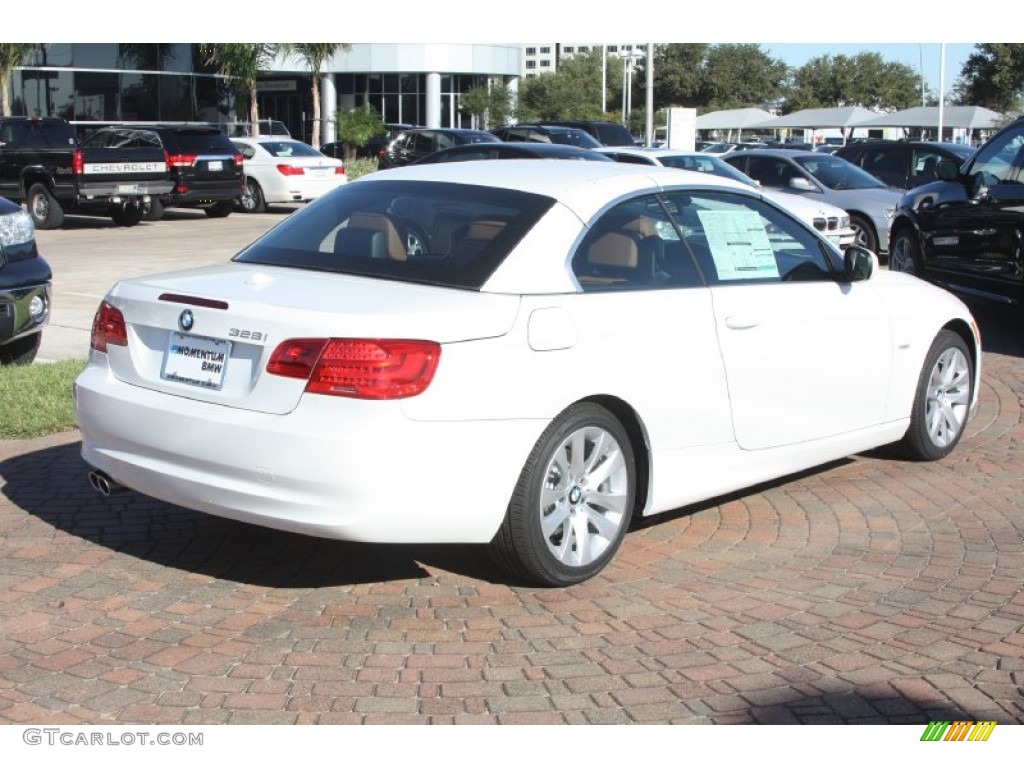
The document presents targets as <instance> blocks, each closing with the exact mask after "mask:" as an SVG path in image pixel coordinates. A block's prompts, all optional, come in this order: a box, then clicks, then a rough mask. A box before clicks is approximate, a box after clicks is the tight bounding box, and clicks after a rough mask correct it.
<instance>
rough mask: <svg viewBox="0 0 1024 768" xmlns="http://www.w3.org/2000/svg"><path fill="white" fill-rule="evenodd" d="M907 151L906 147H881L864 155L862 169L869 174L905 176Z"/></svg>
mask: <svg viewBox="0 0 1024 768" xmlns="http://www.w3.org/2000/svg"><path fill="white" fill-rule="evenodd" d="M906 153H907V150H906V148H904V147H879V148H878V149H873V150H871V151H870V152H866V153H865V154H864V162H863V163H862V164H861V167H862V168H864V170H865V171H867V172H868V173H890V174H892V173H896V174H903V173H905V172H906V170H905V165H904V164H905V162H906Z"/></svg>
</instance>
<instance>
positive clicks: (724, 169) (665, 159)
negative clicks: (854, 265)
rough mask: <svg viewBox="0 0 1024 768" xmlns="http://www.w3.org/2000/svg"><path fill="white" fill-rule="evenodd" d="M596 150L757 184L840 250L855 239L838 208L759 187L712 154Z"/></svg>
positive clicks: (847, 218)
mask: <svg viewBox="0 0 1024 768" xmlns="http://www.w3.org/2000/svg"><path fill="white" fill-rule="evenodd" d="M597 151H598V152H599V153H600V154H602V155H606V156H607V157H610V158H612V159H613V160H616V161H617V162H620V163H637V164H640V165H662V166H665V167H666V168H678V169H679V170H682V171H696V172H697V173H712V174H714V175H715V176H722V177H724V178H727V179H733V180H734V181H738V182H740V183H741V184H746V185H747V186H750V187H757V188H758V189H759V190H760V192H761V194H763V195H764V196H765V197H767V198H768V199H769V200H772V201H773V202H775V203H778V204H779V205H781V206H782V207H783V208H788V209H789V210H790V211H791V212H792V213H793V214H794V215H796V216H798V217H799V218H801V219H803V220H804V221H806V222H807V223H808V224H810V225H811V226H812V227H814V228H815V229H816V230H818V231H819V232H821V233H822V234H823V235H824V236H825V237H826V238H828V241H829V242H830V243H832V244H833V245H835V246H838V247H839V248H840V249H841V250H845V249H846V247H847V246H849V245H852V244H853V242H854V241H855V240H856V238H857V233H856V232H854V231H853V227H851V226H850V214H848V213H847V212H846V211H844V210H843V209H842V208H837V207H836V206H834V205H829V204H828V203H826V202H824V201H821V200H808V199H805V198H803V197H800V196H798V195H789V194H786V193H785V192H779V191H777V190H773V189H761V185H760V184H758V182H756V181H754V180H753V179H752V178H750V177H749V176H747V175H746V174H744V173H740V172H739V171H738V170H736V169H735V168H733V167H732V166H731V165H729V164H728V163H727V162H725V161H724V160H722V159H721V158H719V157H717V156H716V155H709V154H705V153H703V152H685V151H683V150H678V149H656V148H652V147H605V148H602V149H599V150H597Z"/></svg>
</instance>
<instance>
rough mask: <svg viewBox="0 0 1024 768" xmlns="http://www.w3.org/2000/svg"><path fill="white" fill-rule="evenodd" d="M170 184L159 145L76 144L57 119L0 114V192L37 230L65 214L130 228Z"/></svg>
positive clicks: (65, 125) (64, 123)
mask: <svg viewBox="0 0 1024 768" xmlns="http://www.w3.org/2000/svg"><path fill="white" fill-rule="evenodd" d="M172 185H173V183H172V182H171V180H170V177H169V175H168V172H167V156H166V154H165V153H164V151H163V150H162V149H159V148H151V147H104V148H98V147H81V146H80V145H79V143H78V140H77V138H76V136H75V131H74V129H73V128H72V127H71V125H70V124H69V123H68V122H67V121H66V120H63V119H61V118H57V117H0V195H3V196H4V197H7V198H8V199H10V200H15V201H18V202H24V203H25V204H26V207H27V208H28V212H29V215H30V216H31V217H32V221H33V222H34V223H35V226H36V228H37V229H55V228H57V227H59V226H60V225H61V224H62V223H63V222H64V214H65V213H83V214H97V215H101V216H110V217H111V218H112V219H113V220H114V223H115V224H119V225H121V226H132V225H133V224H137V223H138V222H139V220H140V219H141V218H142V213H143V208H144V206H145V205H146V204H147V203H149V201H150V200H151V199H152V198H153V197H155V196H158V195H162V194H166V193H167V192H170V191H171V188H172Z"/></svg>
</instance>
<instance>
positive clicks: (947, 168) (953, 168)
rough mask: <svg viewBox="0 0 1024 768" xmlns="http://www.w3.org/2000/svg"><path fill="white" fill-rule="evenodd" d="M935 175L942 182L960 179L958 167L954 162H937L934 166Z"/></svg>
mask: <svg viewBox="0 0 1024 768" xmlns="http://www.w3.org/2000/svg"><path fill="white" fill-rule="evenodd" d="M935 175H936V176H938V177H939V178H940V179H942V180H943V181H956V180H957V179H958V178H960V166H959V165H958V164H957V162H956V160H939V164H938V165H937V166H935Z"/></svg>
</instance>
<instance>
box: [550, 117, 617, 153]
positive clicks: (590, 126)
mask: <svg viewBox="0 0 1024 768" xmlns="http://www.w3.org/2000/svg"><path fill="white" fill-rule="evenodd" d="M537 125H562V126H565V127H566V128H579V129H580V130H581V131H586V132H587V133H589V134H590V135H591V136H593V137H594V138H595V139H597V141H598V143H599V144H600V145H601V146H603V147H635V146H636V139H634V138H633V134H631V133H630V132H629V129H628V128H627V127H626V126H624V125H623V124H622V123H615V122H612V121H611V120H539V121H537Z"/></svg>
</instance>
